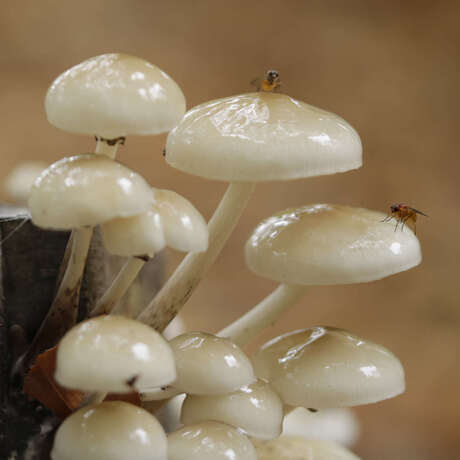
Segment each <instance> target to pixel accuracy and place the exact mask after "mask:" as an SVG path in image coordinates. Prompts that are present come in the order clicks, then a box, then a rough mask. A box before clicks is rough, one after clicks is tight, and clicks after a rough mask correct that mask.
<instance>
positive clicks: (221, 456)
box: [168, 422, 257, 460]
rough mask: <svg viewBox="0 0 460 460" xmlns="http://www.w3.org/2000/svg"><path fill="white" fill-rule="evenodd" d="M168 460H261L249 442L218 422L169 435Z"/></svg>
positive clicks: (183, 429)
mask: <svg viewBox="0 0 460 460" xmlns="http://www.w3.org/2000/svg"><path fill="white" fill-rule="evenodd" d="M168 460H257V455H256V450H255V448H254V446H253V445H252V444H251V442H250V441H249V439H248V438H247V437H246V436H244V435H243V434H242V433H240V432H239V431H238V430H237V429H235V428H232V427H231V426H229V425H225V424H223V423H218V422H202V423H197V424H194V425H188V426H186V427H184V428H182V429H180V430H178V431H175V432H174V433H171V434H169V435H168Z"/></svg>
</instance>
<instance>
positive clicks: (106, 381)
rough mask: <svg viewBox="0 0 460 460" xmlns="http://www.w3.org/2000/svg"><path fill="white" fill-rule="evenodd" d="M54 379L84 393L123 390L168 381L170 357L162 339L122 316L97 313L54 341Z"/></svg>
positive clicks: (172, 375) (171, 369)
mask: <svg viewBox="0 0 460 460" xmlns="http://www.w3.org/2000/svg"><path fill="white" fill-rule="evenodd" d="M55 378H56V380H57V382H58V383H59V384H61V385H62V386H65V387H68V388H73V389H79V390H84V391H108V392H116V393H125V392H130V391H133V390H134V389H136V390H142V389H147V388H153V387H160V386H163V385H168V384H169V383H171V382H172V381H173V380H174V379H175V378H176V369H175V364H174V355H173V353H172V350H171V348H170V347H169V345H168V342H166V341H165V340H164V339H163V337H162V336H161V335H160V334H159V333H158V332H156V331H155V330H154V329H152V328H151V327H149V326H146V325H145V324H142V323H140V322H138V321H134V320H132V319H128V318H125V317H122V316H114V315H110V316H99V317H96V318H92V319H89V320H86V321H83V322H82V323H79V324H77V325H76V326H75V327H73V328H72V329H71V330H70V331H69V332H67V334H66V335H65V336H64V338H63V339H62V340H61V342H60V343H59V348H58V352H57V364H56V374H55Z"/></svg>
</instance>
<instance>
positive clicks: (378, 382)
mask: <svg viewBox="0 0 460 460" xmlns="http://www.w3.org/2000/svg"><path fill="white" fill-rule="evenodd" d="M253 362H254V368H255V371H256V374H257V376H258V377H260V378H263V379H266V380H268V381H269V382H270V384H271V385H272V386H273V387H274V388H275V390H276V391H277V392H278V394H279V395H280V396H281V399H282V400H283V401H284V403H285V404H289V405H291V406H302V407H306V408H314V409H323V408H335V407H347V406H358V405H362V404H369V403H374V402H378V401H382V400H384V399H388V398H393V397H394V396H397V395H399V394H401V393H403V392H404V389H405V382H404V370H403V367H402V365H401V363H400V361H399V360H398V358H396V356H394V355H393V353H391V352H390V351H389V350H387V349H386V348H384V347H382V346H381V345H377V344H375V343H373V342H370V341H368V340H365V339H362V338H360V337H357V336H355V335H353V334H352V333H350V332H347V331H344V330H341V329H335V328H331V327H314V328H311V329H304V330H299V331H294V332H291V333H288V334H284V335H282V336H279V337H277V338H275V339H273V340H271V341H269V342H267V343H266V344H265V345H263V346H262V347H261V349H260V350H259V351H258V352H257V353H256V355H255V356H254V358H253Z"/></svg>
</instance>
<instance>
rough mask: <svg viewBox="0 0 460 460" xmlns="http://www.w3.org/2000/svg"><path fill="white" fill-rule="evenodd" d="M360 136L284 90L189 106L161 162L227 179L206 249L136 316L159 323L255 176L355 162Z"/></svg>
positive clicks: (231, 222) (344, 167)
mask: <svg viewBox="0 0 460 460" xmlns="http://www.w3.org/2000/svg"><path fill="white" fill-rule="evenodd" d="M361 151H362V147H361V141H360V139H359V136H358V134H357V133H356V131H355V130H354V129H353V128H352V127H351V126H350V125H349V124H348V123H347V122H345V121H344V120H343V119H342V118H340V117H338V116H337V115H334V114H332V113H329V112H326V111H324V110H320V109H317V108H316V107H312V106H310V105H308V104H305V103H303V102H299V101H297V100H295V99H292V98H290V97H288V96H286V95H283V94H273V93H261V92H259V93H252V94H243V95H240V96H232V97H227V98H224V99H219V100H216V101H211V102H207V103H205V104H202V105H200V106H198V107H195V108H193V109H192V110H190V111H189V112H187V114H186V115H185V117H184V118H183V119H182V121H181V123H180V124H179V125H178V126H177V127H176V128H175V129H174V130H172V131H171V132H170V134H169V135H168V140H167V144H166V161H167V162H168V163H169V164H170V165H171V166H173V167H175V168H177V169H179V170H181V171H184V172H187V173H190V174H195V175H198V176H200V177H204V178H208V179H217V180H224V181H228V182H230V186H229V188H228V190H227V192H226V193H225V195H224V197H223V199H222V201H221V203H220V205H219V207H218V208H217V210H216V211H215V213H214V215H213V217H212V219H211V220H210V222H209V235H210V236H209V248H208V251H207V252H206V253H204V254H201V255H197V254H194V255H188V256H187V257H186V258H185V259H184V260H183V262H182V263H181V265H180V266H179V267H178V269H177V270H176V272H175V273H174V275H173V276H172V277H171V278H170V279H169V280H168V282H167V283H166V285H165V286H164V287H163V288H162V290H161V291H160V292H159V293H158V295H157V296H156V297H155V299H153V300H152V302H151V303H150V304H149V305H148V307H147V309H146V310H144V312H142V313H141V315H140V316H139V319H140V320H141V321H143V322H146V323H148V324H150V325H152V326H153V327H155V329H157V330H163V329H164V327H165V326H166V325H167V324H168V323H169V321H170V320H171V319H172V318H173V317H174V316H175V314H176V313H177V312H178V311H179V309H180V308H181V307H182V305H183V304H184V303H185V302H186V300H187V299H188V298H189V296H190V295H191V293H192V291H193V290H194V289H195V288H196V286H197V285H198V283H199V282H200V280H201V279H202V278H203V276H204V275H205V274H206V272H207V270H208V269H209V267H210V266H211V265H212V263H213V262H214V260H215V259H216V257H217V256H218V254H219V252H220V251H221V249H222V247H223V246H224V244H225V242H226V241H227V239H228V237H229V236H230V234H231V232H232V230H233V228H234V227H235V225H236V223H237V221H238V219H239V217H240V215H241V213H242V212H243V210H244V208H245V206H246V203H247V201H248V199H249V197H250V195H251V193H252V191H253V189H254V184H255V182H260V181H264V180H290V179H298V178H303V177H312V176H319V175H322V174H333V173H338V172H343V171H348V170H350V169H355V168H359V167H360V166H361V163H362V160H361Z"/></svg>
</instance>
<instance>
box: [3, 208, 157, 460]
mask: <svg viewBox="0 0 460 460" xmlns="http://www.w3.org/2000/svg"><path fill="white" fill-rule="evenodd" d="M4 214H5V212H4V209H2V208H1V206H0V241H2V243H1V244H0V459H9V458H10V457H11V458H15V459H17V460H20V459H24V460H25V459H27V460H49V449H50V446H51V443H52V437H53V434H54V431H55V429H56V427H57V426H58V424H59V420H58V419H57V417H55V415H54V414H53V413H52V412H51V411H49V410H48V409H47V408H46V407H44V406H43V405H41V404H40V403H38V402H37V401H35V400H30V399H29V398H28V397H27V396H26V395H25V394H24V393H23V391H22V387H23V381H22V380H20V379H19V380H16V381H12V380H11V378H10V373H11V368H12V366H13V365H14V362H13V361H14V360H13V359H12V357H17V356H18V354H20V352H21V350H22V349H23V348H24V347H26V346H27V344H28V343H30V342H31V341H32V339H33V337H34V335H35V333H36V332H37V330H38V328H39V327H40V325H41V322H42V321H43V319H44V317H45V316H46V314H47V312H48V308H49V306H50V305H51V302H52V300H53V298H54V294H55V290H56V284H57V279H58V275H59V269H60V266H61V261H62V258H63V256H64V253H65V248H66V244H67V240H68V238H69V233H68V232H55V231H45V230H42V229H39V228H37V227H35V226H34V225H33V224H32V223H31V222H30V220H29V219H28V217H27V215H17V214H8V213H7V215H4ZM162 260H163V258H162V257H161V255H160V257H155V259H154V260H153V261H151V262H149V263H148V264H146V266H145V267H144V268H143V270H142V272H141V276H140V277H139V281H138V282H137V283H136V284H135V285H133V287H132V288H131V289H130V290H129V291H128V292H127V294H126V296H125V297H124V298H123V299H122V302H125V303H126V304H127V307H128V308H127V310H128V311H129V310H138V309H139V308H142V307H143V306H145V304H146V303H147V302H148V299H150V298H151V297H152V295H154V293H155V292H156V291H157V290H158V289H159V286H160V285H161V283H162V281H163V270H162V267H163V262H162ZM123 263H124V259H121V258H117V257H112V256H109V255H108V254H107V253H106V252H105V251H104V249H103V247H102V245H101V240H100V235H99V234H98V232H96V236H95V237H94V239H93V241H92V244H91V248H90V252H89V256H88V265H87V268H86V269H85V273H84V277H83V284H82V290H81V298H80V303H79V314H78V320H82V319H84V318H85V317H86V315H87V312H88V311H90V310H91V308H92V307H93V306H94V305H95V302H96V301H97V299H98V298H99V296H101V295H102V293H103V292H104V290H105V289H106V288H107V286H108V285H109V283H110V282H111V280H112V279H113V277H114V276H115V275H116V273H117V271H118V270H119V268H120V267H121V266H122V264H123ZM13 454H14V455H15V456H13Z"/></svg>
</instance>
